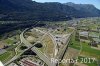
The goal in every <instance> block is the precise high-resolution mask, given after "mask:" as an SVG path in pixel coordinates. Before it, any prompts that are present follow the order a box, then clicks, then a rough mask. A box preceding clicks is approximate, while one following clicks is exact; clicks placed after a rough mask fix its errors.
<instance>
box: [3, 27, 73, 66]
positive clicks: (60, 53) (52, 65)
mask: <svg viewBox="0 0 100 66" xmlns="http://www.w3.org/2000/svg"><path fill="white" fill-rule="evenodd" d="M27 30H29V29H25V30H24V31H23V32H22V33H21V34H20V40H21V43H24V44H25V45H26V46H27V47H28V48H27V49H25V50H24V51H23V52H21V53H20V54H18V55H15V56H14V57H13V58H12V59H11V60H10V61H8V62H7V63H5V64H4V65H8V64H10V63H11V62H13V61H15V60H16V59H18V58H19V57H20V56H21V55H22V54H23V53H24V52H26V51H27V50H29V49H31V50H32V51H33V52H35V53H36V54H37V56H38V57H39V58H40V59H41V60H43V61H44V62H45V63H46V64H47V65H48V66H58V64H57V63H52V62H51V61H50V59H51V58H49V57H48V56H46V55H45V54H44V53H42V52H41V51H40V50H38V49H37V48H36V47H35V45H36V44H37V43H38V42H40V41H37V42H36V43H34V44H33V45H32V44H31V43H30V42H28V41H27V40H26V39H25V38H24V33H25V32H26V31H27ZM35 30H37V31H39V32H41V33H44V37H45V35H49V37H51V39H52V41H53V43H54V45H55V50H54V51H57V52H58V53H55V56H54V58H56V59H62V58H63V56H64V54H65V52H66V50H67V48H68V43H69V41H70V36H71V35H72V33H71V34H69V35H68V37H67V38H66V45H65V46H64V47H63V48H61V49H60V50H59V51H58V49H57V48H56V46H57V43H56V41H55V39H54V36H53V35H52V34H51V33H50V32H49V31H48V32H43V31H41V30H38V29H35Z"/></svg>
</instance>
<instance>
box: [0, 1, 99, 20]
mask: <svg viewBox="0 0 100 66" xmlns="http://www.w3.org/2000/svg"><path fill="white" fill-rule="evenodd" d="M80 6H81V7H80ZM87 6H88V8H87ZM83 8H84V9H83ZM0 14H4V15H6V16H4V17H2V16H0V17H1V18H0V20H38V21H50V20H51V21H55V20H56V21H59V20H69V19H72V18H85V17H97V16H100V10H99V9H97V8H95V7H94V6H92V5H84V6H83V5H80V4H74V3H73V4H72V5H69V4H68V3H66V4H62V3H59V2H46V3H39V2H35V1H32V0H0Z"/></svg>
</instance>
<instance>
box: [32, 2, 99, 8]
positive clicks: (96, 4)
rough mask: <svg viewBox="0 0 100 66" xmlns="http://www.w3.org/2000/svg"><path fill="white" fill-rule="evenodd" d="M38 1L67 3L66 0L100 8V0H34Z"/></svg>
mask: <svg viewBox="0 0 100 66" xmlns="http://www.w3.org/2000/svg"><path fill="white" fill-rule="evenodd" d="M33 1H37V2H60V3H66V2H73V3H76V4H93V5H95V6H96V7H97V8H98V9H100V0H33Z"/></svg>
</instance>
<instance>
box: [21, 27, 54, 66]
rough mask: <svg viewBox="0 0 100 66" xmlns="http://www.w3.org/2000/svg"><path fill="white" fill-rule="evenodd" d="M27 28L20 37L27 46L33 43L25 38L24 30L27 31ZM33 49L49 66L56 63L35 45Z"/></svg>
mask: <svg viewBox="0 0 100 66" xmlns="http://www.w3.org/2000/svg"><path fill="white" fill-rule="evenodd" d="M26 30H27V29H26ZM26 30H24V31H23V32H22V33H21V35H20V39H21V42H22V43H24V44H25V45H26V46H27V47H31V46H32V44H31V43H29V42H28V41H27V40H26V39H25V38H24V32H25V31H26ZM31 50H32V51H33V52H35V53H36V54H37V55H38V56H39V58H40V59H41V60H43V61H44V62H45V63H46V64H47V65H48V66H54V65H53V64H52V63H51V61H50V59H49V58H48V57H47V56H46V55H44V54H43V53H42V52H41V51H40V50H38V49H37V48H36V47H35V46H33V47H32V48H31Z"/></svg>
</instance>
